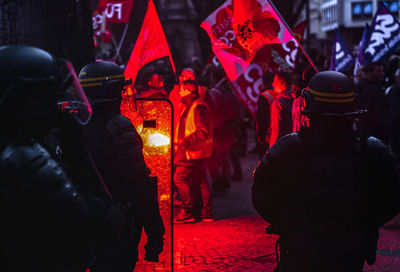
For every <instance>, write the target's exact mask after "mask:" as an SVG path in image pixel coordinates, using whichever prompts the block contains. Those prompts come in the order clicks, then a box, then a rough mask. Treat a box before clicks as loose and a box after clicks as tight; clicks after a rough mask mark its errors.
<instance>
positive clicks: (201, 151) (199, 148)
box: [176, 99, 213, 160]
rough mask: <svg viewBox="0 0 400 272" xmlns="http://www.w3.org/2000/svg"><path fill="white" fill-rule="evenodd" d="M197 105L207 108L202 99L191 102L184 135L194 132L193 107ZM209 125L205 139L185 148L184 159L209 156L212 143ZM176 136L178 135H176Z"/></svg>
mask: <svg viewBox="0 0 400 272" xmlns="http://www.w3.org/2000/svg"><path fill="white" fill-rule="evenodd" d="M198 105H202V106H205V107H207V109H209V107H208V106H207V104H206V103H205V102H204V101H203V100H202V99H197V100H196V101H194V102H193V104H192V105H191V106H190V109H189V111H188V115H187V118H186V122H185V137H187V136H189V135H190V134H192V133H194V132H195V131H196V129H197V127H196V123H195V120H194V109H195V108H196V107H197V106H198ZM210 122H211V120H210ZM211 127H212V126H210V131H209V134H208V137H207V138H206V139H205V140H203V141H200V142H198V143H195V144H193V145H192V146H190V147H189V148H188V149H187V150H185V154H186V159H188V160H194V159H204V158H208V157H211V155H212V145H213V143H212V129H211ZM176 136H178V135H177V134H176ZM176 138H178V137H176Z"/></svg>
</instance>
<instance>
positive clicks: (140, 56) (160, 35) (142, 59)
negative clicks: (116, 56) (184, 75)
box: [124, 0, 176, 83]
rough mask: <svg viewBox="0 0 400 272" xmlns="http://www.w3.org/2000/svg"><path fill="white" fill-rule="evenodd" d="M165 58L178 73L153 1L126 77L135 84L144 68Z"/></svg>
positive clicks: (150, 2)
mask: <svg viewBox="0 0 400 272" xmlns="http://www.w3.org/2000/svg"><path fill="white" fill-rule="evenodd" d="M163 57H169V59H170V61H171V66H172V69H173V70H174V72H175V73H176V71H175V66H174V63H173V61H172V55H171V52H170V50H169V47H168V43H167V39H166V38H165V34H164V30H163V28H162V26H161V22H160V19H159V18H158V14H157V10H156V8H155V6H154V3H153V0H150V1H149V2H148V6H147V11H146V15H145V18H144V20H143V25H142V28H141V30H140V33H139V36H138V38H137V40H136V43H135V46H134V48H133V50H132V53H131V56H130V57H129V61H128V64H127V66H126V69H125V73H124V74H125V77H127V78H130V79H132V83H135V80H136V76H137V73H138V72H139V70H140V69H141V68H142V67H143V66H145V65H146V64H148V63H150V62H152V61H154V60H156V59H159V58H163Z"/></svg>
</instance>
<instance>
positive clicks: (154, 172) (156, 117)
mask: <svg viewBox="0 0 400 272" xmlns="http://www.w3.org/2000/svg"><path fill="white" fill-rule="evenodd" d="M121 113H122V114H123V115H124V116H126V117H127V118H128V119H129V120H130V121H131V123H132V124H133V126H134V127H135V128H136V131H137V132H138V133H139V135H140V137H141V138H142V140H143V156H144V159H145V161H146V165H147V167H148V168H149V169H150V176H152V177H157V188H158V203H159V206H160V213H161V217H162V218H163V221H164V225H165V229H166V233H165V235H164V239H165V241H164V252H163V253H162V254H161V255H160V262H159V263H157V265H156V266H155V265H154V263H148V262H142V261H141V260H142V259H143V256H144V250H143V247H144V242H145V240H146V239H141V242H140V243H141V244H140V245H139V261H138V263H137V264H136V268H137V270H139V271H143V272H147V271H155V270H154V269H156V270H157V271H165V272H167V271H172V268H171V265H172V262H171V259H172V258H171V256H172V220H171V216H172V203H171V201H172V197H171V191H172V190H171V189H172V184H171V183H172V131H173V130H172V122H173V114H172V106H171V103H170V102H169V101H167V100H162V99H141V98H139V99H137V100H136V102H135V104H134V107H132V103H131V102H130V100H129V96H123V100H122V104H121Z"/></svg>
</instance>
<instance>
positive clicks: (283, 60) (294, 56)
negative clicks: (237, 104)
mask: <svg viewBox="0 0 400 272" xmlns="http://www.w3.org/2000/svg"><path fill="white" fill-rule="evenodd" d="M305 26H306V22H305V21H304V22H301V23H300V24H298V25H296V26H295V27H294V28H293V33H294V34H295V36H296V37H297V39H298V40H299V41H301V40H302V37H303V35H304V30H305ZM299 53H300V48H299V45H298V43H297V41H296V40H295V39H294V38H293V39H291V40H289V41H287V42H286V43H283V44H267V45H265V46H264V47H263V48H261V49H260V50H259V51H258V52H257V54H256V56H255V57H254V59H253V61H252V63H251V64H250V65H249V67H248V68H247V70H246V71H245V73H244V74H243V75H241V76H240V77H239V78H238V79H237V80H235V81H233V82H232V85H233V87H234V91H235V93H236V94H237V96H238V97H239V99H240V100H241V102H242V103H243V104H244V105H245V106H246V108H247V109H248V110H249V112H250V113H251V114H252V116H253V117H254V118H255V115H256V111H257V100H258V96H259V95H260V93H262V92H263V91H264V90H263V88H264V86H263V83H262V76H263V74H265V73H266V72H267V71H271V72H277V71H287V72H289V73H292V72H293V71H295V69H296V64H297V61H298V58H299V55H300V54H299Z"/></svg>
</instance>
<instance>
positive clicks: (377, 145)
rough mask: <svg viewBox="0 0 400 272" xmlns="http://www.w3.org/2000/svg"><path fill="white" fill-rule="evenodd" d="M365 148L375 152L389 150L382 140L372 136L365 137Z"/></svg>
mask: <svg viewBox="0 0 400 272" xmlns="http://www.w3.org/2000/svg"><path fill="white" fill-rule="evenodd" d="M367 150H368V151H369V152H373V153H375V154H383V153H388V152H389V149H388V146H387V145H386V144H385V143H384V142H382V141H381V140H379V139H378V138H375V137H372V136H371V137H368V139H367Z"/></svg>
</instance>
